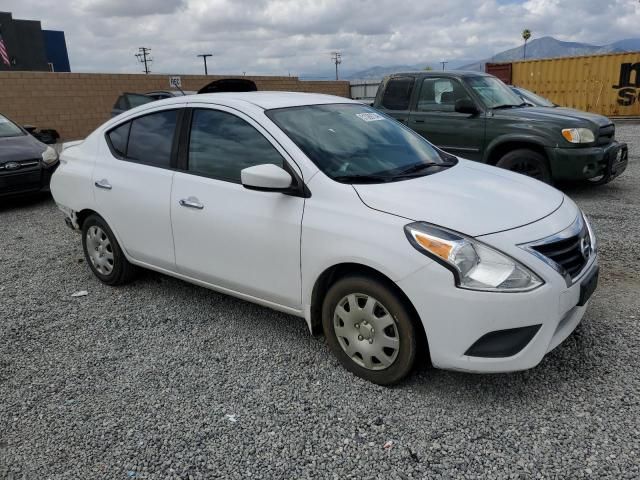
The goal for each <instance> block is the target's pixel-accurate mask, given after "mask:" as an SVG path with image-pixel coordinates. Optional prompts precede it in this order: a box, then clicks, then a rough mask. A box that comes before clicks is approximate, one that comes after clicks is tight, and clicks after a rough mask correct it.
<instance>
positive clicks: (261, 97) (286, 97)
mask: <svg viewBox="0 0 640 480" xmlns="http://www.w3.org/2000/svg"><path fill="white" fill-rule="evenodd" d="M184 100H185V97H174V98H170V99H165V100H158V101H157V102H154V104H156V105H161V104H162V103H164V104H167V103H179V102H180V101H184ZM186 100H187V102H197V103H216V104H219V105H229V106H232V105H234V104H235V105H237V104H238V102H241V103H247V104H251V105H255V106H257V107H259V108H261V109H263V110H271V109H273V108H286V107H300V106H304V105H327V104H331V103H355V104H358V105H362V104H361V103H359V102H356V101H355V100H351V99H349V98H345V97H338V96H335V95H325V94H320V93H301V92H269V91H258V92H224V93H201V94H198V95H189V96H187V97H186Z"/></svg>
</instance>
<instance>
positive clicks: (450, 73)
mask: <svg viewBox="0 0 640 480" xmlns="http://www.w3.org/2000/svg"><path fill="white" fill-rule="evenodd" d="M491 76H493V75H491V74H489V73H485V72H474V71H471V70H443V71H441V70H429V71H425V72H404V73H394V74H392V75H389V78H394V77H454V78H462V77H491Z"/></svg>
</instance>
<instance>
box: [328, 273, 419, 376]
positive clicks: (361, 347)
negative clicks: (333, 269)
mask: <svg viewBox="0 0 640 480" xmlns="http://www.w3.org/2000/svg"><path fill="white" fill-rule="evenodd" d="M322 326H323V330H324V334H325V337H326V340H327V344H328V345H329V348H331V350H332V351H333V353H334V354H335V355H336V357H337V358H338V360H339V361H340V363H341V364H342V365H343V366H344V367H345V368H346V369H347V370H349V371H350V372H352V373H354V374H356V375H358V376H359V377H362V378H364V379H366V380H369V381H371V382H374V383H377V384H379V385H392V384H395V383H398V382H399V381H400V380H402V379H403V378H404V377H406V376H407V375H408V374H409V372H410V371H411V369H412V368H413V364H414V361H415V358H416V352H417V332H416V328H415V326H414V322H413V319H412V316H411V314H410V311H409V310H408V309H407V307H406V305H405V303H404V302H403V300H402V299H401V298H399V296H398V295H397V294H396V293H395V292H394V291H393V290H392V289H391V288H389V287H388V286H387V285H385V284H384V283H383V282H380V281H378V280H376V279H372V278H367V277H362V276H350V277H345V278H342V279H340V280H338V281H337V282H336V283H335V284H333V285H332V286H331V288H329V291H328V292H327V295H326V296H325V299H324V302H323V305H322Z"/></svg>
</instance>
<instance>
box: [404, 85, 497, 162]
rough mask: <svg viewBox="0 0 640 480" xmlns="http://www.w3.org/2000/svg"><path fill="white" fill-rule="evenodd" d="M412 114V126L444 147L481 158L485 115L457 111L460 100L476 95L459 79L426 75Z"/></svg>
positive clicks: (476, 158)
mask: <svg viewBox="0 0 640 480" xmlns="http://www.w3.org/2000/svg"><path fill="white" fill-rule="evenodd" d="M417 88H418V89H419V91H418V92H417V95H416V101H415V105H414V106H413V109H412V111H411V115H410V117H409V123H408V125H409V127H410V128H411V129H412V130H415V131H416V132H418V133H419V134H420V135H422V136H423V137H424V138H426V139H427V140H429V141H430V142H431V143H433V144H434V145H436V146H438V147H440V148H441V149H443V150H445V151H447V152H449V153H452V154H454V155H458V156H460V157H464V158H469V159H471V160H480V159H481V158H482V150H483V148H484V136H485V121H486V120H485V115H484V114H483V113H476V114H468V113H459V112H456V111H455V104H456V101H457V100H460V99H469V100H471V101H473V100H472V98H471V96H470V95H469V93H468V92H467V91H466V89H465V88H464V86H463V85H462V84H461V83H460V81H459V80H457V79H455V78H448V77H424V78H423V79H422V80H421V82H420V85H418V86H417Z"/></svg>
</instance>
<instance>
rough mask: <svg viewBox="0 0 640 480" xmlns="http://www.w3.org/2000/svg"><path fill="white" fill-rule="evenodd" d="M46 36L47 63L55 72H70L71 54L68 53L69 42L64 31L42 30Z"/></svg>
mask: <svg viewBox="0 0 640 480" xmlns="http://www.w3.org/2000/svg"><path fill="white" fill-rule="evenodd" d="M42 36H43V37H44V50H45V54H46V56H47V63H48V64H49V68H50V70H51V71H53V72H70V71H71V66H70V65H69V55H68V54H67V42H66V40H65V38H64V32H62V31H59V30H42Z"/></svg>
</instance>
